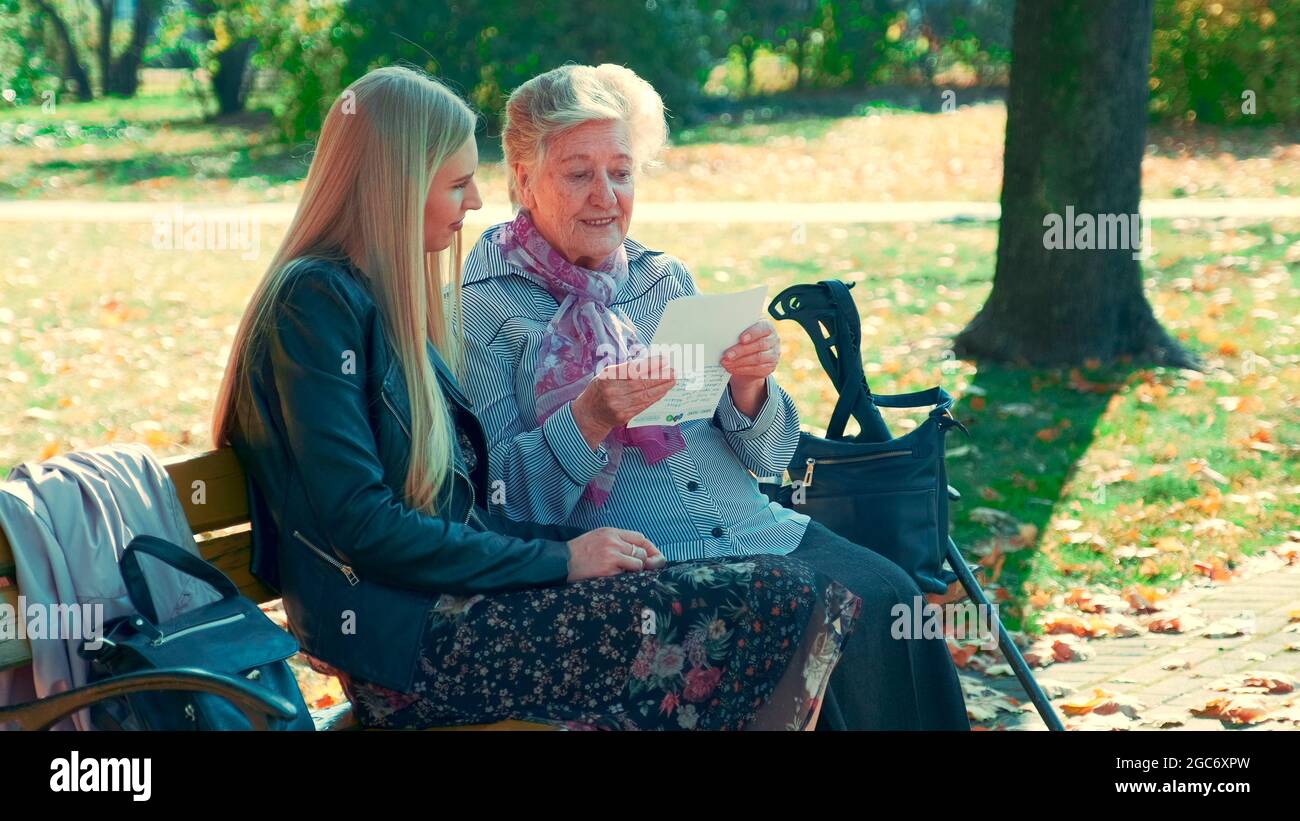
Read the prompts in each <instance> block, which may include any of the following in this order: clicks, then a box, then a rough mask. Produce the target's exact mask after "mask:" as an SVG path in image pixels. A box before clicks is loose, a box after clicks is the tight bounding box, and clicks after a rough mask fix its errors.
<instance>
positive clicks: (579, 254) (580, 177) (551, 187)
mask: <svg viewBox="0 0 1300 821" xmlns="http://www.w3.org/2000/svg"><path fill="white" fill-rule="evenodd" d="M634 170H635V169H634V164H633V160H632V142H631V139H630V136H629V134H628V128H627V125H626V124H624V123H623V122H621V121H618V120H599V121H593V122H588V123H583V124H582V125H580V126H577V127H575V128H571V129H569V130H568V131H565V132H563V133H562V134H560V135H559V136H557V137H554V138H552V139H551V141H550V142H549V143H547V146H546V152H545V155H544V158H543V160H542V163H541V167H540V168H534V169H532V172H533V173H531V174H528V173H527V172H526V171H524V170H523V169H522V168H521V169H520V172H521V177H520V189H521V199H522V200H523V205H524V207H525V208H527V209H528V210H529V212H530V213H531V214H532V216H533V221H534V222H535V223H536V224H537V230H539V231H541V233H542V236H543V237H545V238H546V240H547V241H548V242H550V243H551V245H552V246H554V247H555V249H556V250H557V251H559V252H560V253H561V254H563V255H564V257H565V258H566V259H568V260H569V261H570V262H575V263H577V264H579V265H582V266H585V267H588V268H594V267H596V266H597V265H599V264H600V263H601V262H603V261H604V260H605V259H607V258H608V257H609V255H610V254H612V253H614V251H616V250H617V249H618V247H619V245H620V244H622V242H623V238H624V237H626V236H627V229H628V225H629V224H630V223H631V222H632V199H633V189H634V185H635V184H634V180H633V177H634Z"/></svg>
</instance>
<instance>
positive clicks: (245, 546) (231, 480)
mask: <svg viewBox="0 0 1300 821" xmlns="http://www.w3.org/2000/svg"><path fill="white" fill-rule="evenodd" d="M164 465H165V466H166V468H167V472H168V473H169V474H170V475H171V478H172V481H173V482H174V483H175V484H176V487H177V489H178V491H179V493H178V496H179V499H180V502H181V504H182V506H183V507H184V508H185V516H186V518H187V519H188V520H189V523H190V527H191V529H193V531H194V533H195V535H196V536H197V537H198V538H199V539H200V541H199V551H200V553H202V555H203V558H205V559H207V560H208V561H209V562H212V563H213V564H214V565H216V566H217V567H219V568H221V570H222V572H224V573H225V574H226V575H227V576H229V577H230V579H231V581H233V582H234V583H235V584H236V585H238V586H239V590H240V592H241V593H243V594H244V595H245V596H247V597H248V598H250V599H252V600H253V601H255V602H258V603H259V604H262V603H265V602H268V601H272V600H274V599H278V598H279V596H278V595H277V594H276V593H275V592H274V591H272V590H271V589H270V588H268V587H267V586H266V585H264V584H262V583H261V582H260V581H258V579H257V578H256V577H255V576H253V573H252V571H251V570H250V569H249V566H250V563H251V561H252V530H251V529H250V526H249V513H248V496H247V490H246V488H245V484H244V471H243V468H241V467H240V465H239V461H238V460H237V459H236V458H235V453H234V451H233V450H231V449H229V448H224V449H222V450H214V451H209V452H207V453H202V454H199V455H196V456H187V457H180V458H176V459H170V460H166V461H165V462H164ZM196 481H202V482H204V483H205V484H206V488H205V492H206V498H205V500H204V504H201V505H196V504H193V503H192V502H191V501H190V498H191V494H190V493H189V492H188V491H189V489H190V488H192V487H194V482H196ZM0 577H7V578H8V580H9V582H10V584H9V585H8V586H6V587H0V602H8V603H9V604H11V605H13V606H14V607H17V603H18V595H19V593H20V591H19V589H18V585H17V578H16V575H15V566H14V554H13V550H12V549H11V547H10V545H9V540H8V539H7V538H6V536H5V533H4V530H3V529H0ZM19 617H20V618H21V614H19ZM31 661H32V653H31V646H30V645H29V644H28V642H27V640H26V639H17V638H14V639H0V671H3V670H12V669H18V668H22V667H24V666H29V665H30V664H31ZM149 690H190V691H195V690H197V691H203V692H209V693H217V694H218V695H224V696H226V697H227V698H230V699H231V700H232V701H233V702H235V703H236V704H237V705H238V706H239V707H241V708H242V709H243V710H244V712H245V714H246V715H249V716H250V718H251V719H253V720H254V725H255V726H263V727H264V726H265V725H264V724H262V723H261V721H262V718H261V717H262V714H263V713H264V711H265V710H266V707H265V706H264V703H263V702H262V701H261V700H260V699H259V698H258V697H257V695H256V693H257V691H256V690H254V689H253V688H252V687H251V686H249V685H248V684H246V683H243V682H242V681H240V680H239V679H232V678H230V677H228V676H224V675H218V674H215V673H210V672H207V671H203V670H174V671H167V672H162V671H160V672H148V673H137V674H132V675H130V676H122V677H118V678H112V679H106V680H103V681H100V682H97V683H94V684H90V685H87V686H84V687H78V688H76V689H74V690H69V691H68V692H65V693H60V694H58V695H55V696H50V697H47V698H43V699H39V700H37V701H32V702H27V703H24V704H18V705H13V706H11V707H7V708H0V727H3V726H5V725H6V723H7V722H12V723H13V725H14V726H16V727H17V728H19V729H45V728H48V727H49V726H51V725H52V724H54V723H56V722H57V721H59V720H61V719H62V718H64V717H66V716H68V715H71V714H72V713H74V712H76V711H77V710H80V709H82V708H85V707H89V706H90V705H92V704H94V703H95V702H98V701H101V700H103V699H105V698H110V697H113V696H121V695H125V694H127V693H135V692H144V691H149ZM315 718H316V723H317V728H318V729H322V730H345V729H357V728H359V726H360V725H359V724H358V723H357V721H356V720H355V718H354V717H353V715H352V710H351V705H348V704H344V705H341V706H340V707H339V708H336V709H334V710H332V711H330V712H328V713H326V714H323V715H319V716H315ZM436 729H440V730H442V729H445V730H549V729H553V728H552V727H551V726H550V725H546V724H537V723H533V722H527V721H501V722H497V723H495V724H474V725H466V726H459V727H445V728H444V727H439V728H436Z"/></svg>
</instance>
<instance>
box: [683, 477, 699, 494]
mask: <svg viewBox="0 0 1300 821" xmlns="http://www.w3.org/2000/svg"><path fill="white" fill-rule="evenodd" d="M686 489H687V490H689V491H691V492H694V491H697V490H699V489H700V483H699V482H697V481H695V480H694V479H692V480H691V481H689V482H687V483H686Z"/></svg>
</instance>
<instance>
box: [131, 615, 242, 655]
mask: <svg viewBox="0 0 1300 821" xmlns="http://www.w3.org/2000/svg"><path fill="white" fill-rule="evenodd" d="M242 618H244V614H243V613H236V614H235V615H233V616H226V617H225V618H224V619H213V620H212V621H209V622H204V623H203V624H196V625H194V626H192V627H186V628H184V629H181V630H177V631H176V632H175V633H169V634H167V635H165V636H159V637H158V638H156V639H154V640H153V641H151V642H149V644H151V645H152V646H154V647H158V646H160V645H163V644H166V643H167V642H169V641H171V640H172V639H178V638H180V637H181V636H188V635H189V634H190V633H196V632H198V631H199V630H207V629H208V628H210V627H220V626H221V625H223V624H231V623H233V622H237V621H239V620H240V619H242Z"/></svg>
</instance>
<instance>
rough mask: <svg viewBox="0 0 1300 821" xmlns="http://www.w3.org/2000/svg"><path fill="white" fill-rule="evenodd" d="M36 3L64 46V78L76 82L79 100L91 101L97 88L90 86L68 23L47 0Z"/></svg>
mask: <svg viewBox="0 0 1300 821" xmlns="http://www.w3.org/2000/svg"><path fill="white" fill-rule="evenodd" d="M35 3H36V8H37V9H39V10H40V12H41V15H42V16H43V17H45V18H48V19H49V21H50V25H52V26H54V35H55V36H56V37H58V38H59V43H60V44H61V45H62V46H63V79H64V80H71V81H72V82H73V83H75V84H76V86H77V99H78V100H80V101H81V102H83V103H85V102H90V101H91V100H93V99H95V90H94V89H93V88H91V86H90V74H89V73H88V72H87V71H86V65H85V64H84V63H82V62H81V55H79V54H78V53H77V47H76V45H75V44H74V43H73V42H72V34H71V33H70V32H69V31H68V24H67V23H65V22H63V18H62V17H60V16H59V13H58V12H57V11H55V10H54V7H53V6H51V5H50V4H49V2H47V0H35Z"/></svg>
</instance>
